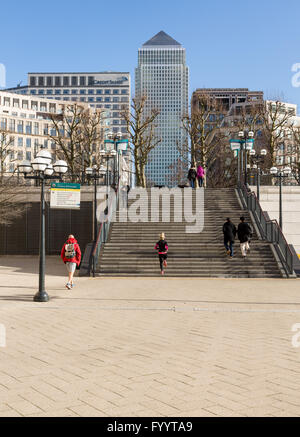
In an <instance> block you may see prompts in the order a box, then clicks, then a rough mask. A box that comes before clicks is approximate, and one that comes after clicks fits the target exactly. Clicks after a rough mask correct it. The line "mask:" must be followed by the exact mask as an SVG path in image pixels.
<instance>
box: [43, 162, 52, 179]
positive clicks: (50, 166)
mask: <svg viewBox="0 0 300 437" xmlns="http://www.w3.org/2000/svg"><path fill="white" fill-rule="evenodd" d="M53 172H54V169H53V166H52V164H48V165H47V167H46V169H45V171H44V174H45V175H46V176H51V175H52V174H53Z"/></svg>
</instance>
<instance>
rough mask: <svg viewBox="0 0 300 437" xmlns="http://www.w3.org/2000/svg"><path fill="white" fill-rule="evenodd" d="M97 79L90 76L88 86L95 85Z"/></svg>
mask: <svg viewBox="0 0 300 437" xmlns="http://www.w3.org/2000/svg"><path fill="white" fill-rule="evenodd" d="M94 81H95V78H94V76H88V85H94Z"/></svg>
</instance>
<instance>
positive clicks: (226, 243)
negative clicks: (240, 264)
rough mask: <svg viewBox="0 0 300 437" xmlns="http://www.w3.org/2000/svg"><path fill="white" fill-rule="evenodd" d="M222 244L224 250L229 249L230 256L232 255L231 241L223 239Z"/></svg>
mask: <svg viewBox="0 0 300 437" xmlns="http://www.w3.org/2000/svg"><path fill="white" fill-rule="evenodd" d="M228 243H229V244H228ZM224 246H225V249H226V250H230V256H233V241H227V240H224Z"/></svg>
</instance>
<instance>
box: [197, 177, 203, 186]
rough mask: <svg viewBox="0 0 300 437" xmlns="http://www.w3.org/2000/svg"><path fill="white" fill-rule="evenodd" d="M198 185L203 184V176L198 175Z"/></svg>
mask: <svg viewBox="0 0 300 437" xmlns="http://www.w3.org/2000/svg"><path fill="white" fill-rule="evenodd" d="M198 185H199V187H202V186H203V178H201V177H198Z"/></svg>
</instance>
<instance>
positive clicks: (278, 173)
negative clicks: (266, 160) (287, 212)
mask: <svg viewBox="0 0 300 437" xmlns="http://www.w3.org/2000/svg"><path fill="white" fill-rule="evenodd" d="M291 172H292V170H291V168H290V167H284V169H283V170H278V168H277V167H272V168H271V169H270V173H271V175H272V176H273V177H275V178H279V226H280V229H282V180H283V178H287V177H289V175H290V174H291Z"/></svg>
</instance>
